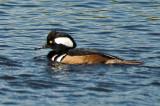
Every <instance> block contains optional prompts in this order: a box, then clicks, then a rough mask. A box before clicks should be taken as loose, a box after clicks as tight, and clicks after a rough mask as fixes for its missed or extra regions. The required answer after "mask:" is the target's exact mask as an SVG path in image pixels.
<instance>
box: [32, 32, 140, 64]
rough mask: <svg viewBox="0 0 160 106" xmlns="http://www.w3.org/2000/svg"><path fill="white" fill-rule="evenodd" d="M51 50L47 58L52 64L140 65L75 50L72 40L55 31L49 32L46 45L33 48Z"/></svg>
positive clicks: (102, 54) (97, 53)
mask: <svg viewBox="0 0 160 106" xmlns="http://www.w3.org/2000/svg"><path fill="white" fill-rule="evenodd" d="M43 48H51V49H52V51H50V52H49V53H48V55H47V57H48V58H49V59H50V60H51V61H54V62H61V63H66V64H96V63H104V64H140V63H141V61H137V60H124V59H121V58H118V57H116V56H112V55H109V54H106V53H102V52H98V51H95V50H90V49H82V48H78V49H76V42H75V41H74V39H73V38H72V37H71V36H70V35H68V34H66V33H60V32H56V31H51V32H50V33H49V34H48V36H47V43H46V44H45V45H43V46H40V47H37V48H35V50H37V49H43Z"/></svg>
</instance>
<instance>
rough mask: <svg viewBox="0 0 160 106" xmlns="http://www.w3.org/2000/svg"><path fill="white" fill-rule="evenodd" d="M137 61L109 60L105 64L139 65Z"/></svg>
mask: <svg viewBox="0 0 160 106" xmlns="http://www.w3.org/2000/svg"><path fill="white" fill-rule="evenodd" d="M141 63H142V62H141V61H139V60H120V59H111V60H108V61H106V64H141Z"/></svg>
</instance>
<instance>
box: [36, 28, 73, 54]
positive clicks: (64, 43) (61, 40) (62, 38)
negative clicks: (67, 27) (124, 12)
mask: <svg viewBox="0 0 160 106" xmlns="http://www.w3.org/2000/svg"><path fill="white" fill-rule="evenodd" d="M42 48H51V49H53V51H55V52H57V53H65V52H67V51H68V50H69V49H74V48H76V42H75V41H74V39H73V38H72V37H71V36H70V35H68V34H66V33H60V32H56V31H51V32H50V33H49V34H48V36H47V43H46V44H45V45H43V46H40V47H38V48H35V49H36V50H37V49H42Z"/></svg>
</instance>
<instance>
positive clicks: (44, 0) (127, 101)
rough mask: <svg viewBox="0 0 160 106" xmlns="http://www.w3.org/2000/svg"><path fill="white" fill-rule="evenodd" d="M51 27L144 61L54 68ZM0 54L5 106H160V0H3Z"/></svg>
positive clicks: (0, 97)
mask: <svg viewBox="0 0 160 106" xmlns="http://www.w3.org/2000/svg"><path fill="white" fill-rule="evenodd" d="M52 29H54V30H57V31H59V32H64V33H68V34H70V35H71V36H72V37H73V38H74V39H75V40H76V42H77V44H78V47H80V48H90V49H96V50H98V51H102V52H107V53H109V54H112V55H115V56H118V57H120V58H123V59H134V60H135V59H136V60H142V61H143V64H141V65H111V66H110V65H102V64H98V65H86V66H84V65H83V66H76V65H63V64H58V63H57V64H52V63H50V62H49V61H48V60H47V58H46V55H47V53H48V52H49V51H50V49H43V50H37V51H35V50H34V48H35V47H38V46H41V45H43V44H44V43H45V42H46V41H45V40H46V36H47V34H48V33H49V32H50V31H51V30H52ZM0 52H1V53H0V67H1V68H0V105H1V106H3V105H5V106H6V105H21V106H22V105H27V106H32V105H33V106H38V105H40V106H44V105H45V106H53V105H54V106H56V105H58V106H77V105H78V106H79V105H85V106H106V105H107V106H110V105H111V106H113V105H118V106H159V105H160V0H84V1H83V0H54V1H53V0H0Z"/></svg>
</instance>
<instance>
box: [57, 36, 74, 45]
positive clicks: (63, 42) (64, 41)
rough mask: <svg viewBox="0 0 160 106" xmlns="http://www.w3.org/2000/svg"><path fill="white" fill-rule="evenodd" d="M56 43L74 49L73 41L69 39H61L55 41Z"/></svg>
mask: <svg viewBox="0 0 160 106" xmlns="http://www.w3.org/2000/svg"><path fill="white" fill-rule="evenodd" d="M55 42H56V43H57V44H63V45H65V46H67V47H73V42H72V40H71V39H69V38H67V37H59V38H56V39H55Z"/></svg>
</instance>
